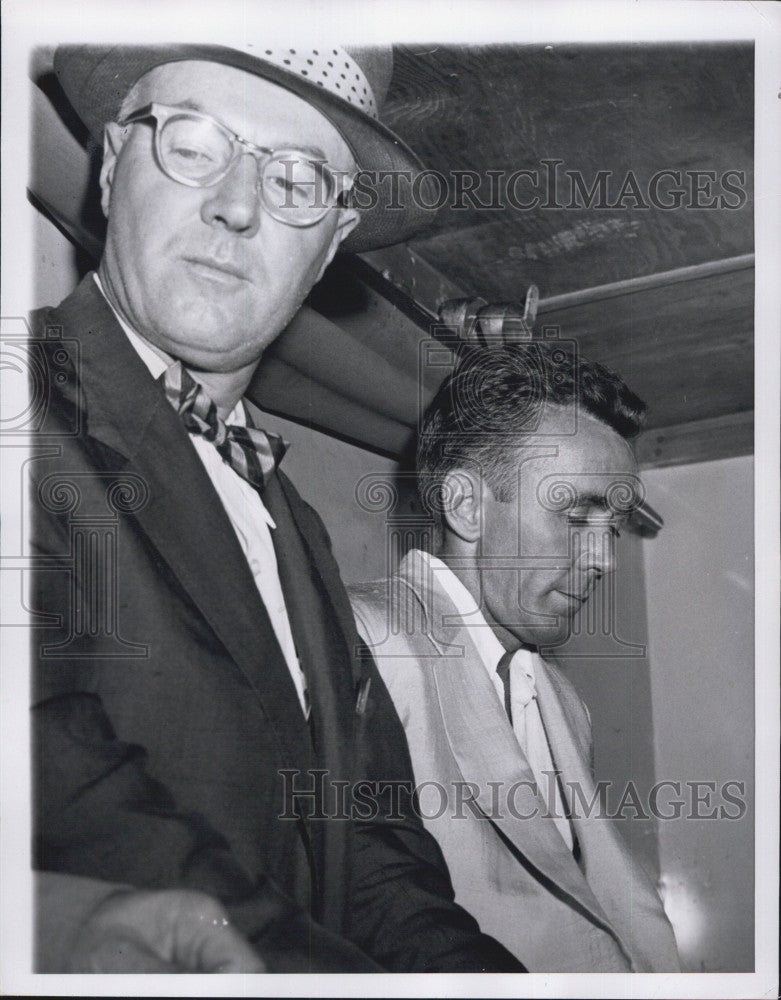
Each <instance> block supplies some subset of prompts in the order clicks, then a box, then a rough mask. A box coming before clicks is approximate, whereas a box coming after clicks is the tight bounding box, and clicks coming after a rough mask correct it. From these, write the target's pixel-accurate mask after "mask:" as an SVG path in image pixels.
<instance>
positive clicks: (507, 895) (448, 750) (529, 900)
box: [350, 551, 679, 972]
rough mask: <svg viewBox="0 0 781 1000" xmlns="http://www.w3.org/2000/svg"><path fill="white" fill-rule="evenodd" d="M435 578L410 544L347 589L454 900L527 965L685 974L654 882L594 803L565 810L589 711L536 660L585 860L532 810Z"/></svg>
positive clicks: (524, 772) (471, 653) (583, 772)
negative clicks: (393, 561)
mask: <svg viewBox="0 0 781 1000" xmlns="http://www.w3.org/2000/svg"><path fill="white" fill-rule="evenodd" d="M435 577H436V574H432V573H431V572H430V571H429V570H428V563H427V562H426V560H425V559H424V558H422V556H421V555H420V553H418V552H414V551H413V552H411V553H409V554H408V555H407V556H406V557H405V559H404V560H403V561H402V563H401V566H400V568H399V572H398V575H397V576H394V577H392V578H391V580H390V581H388V580H383V581H379V582H376V583H369V584H364V585H361V586H358V587H353V588H351V591H350V597H351V601H352V604H353V610H354V611H355V615H356V619H357V622H358V628H359V631H360V632H361V633H362V635H363V637H364V639H365V640H366V641H367V643H368V644H369V646H370V648H371V650H372V654H373V655H374V657H375V659H376V662H377V665H378V667H379V670H380V673H381V675H382V677H383V680H384V681H385V684H386V685H387V687H388V690H389V692H390V695H391V697H392V699H393V702H394V704H395V706H396V709H397V711H398V713H399V715H400V717H401V721H402V723H403V725H404V729H405V731H406V735H407V740H408V742H409V748H410V753H411V756H412V764H413V769H414V772H415V781H416V785H417V786H418V788H419V794H420V805H421V812H422V813H423V818H424V822H425V823H426V826H427V827H428V829H429V830H430V831H431V832H432V833H433V834H434V836H435V837H436V839H437V840H438V841H439V844H440V847H441V848H442V852H443V854H444V856H445V860H446V861H447V863H448V866H449V868H450V874H451V877H452V880H453V885H454V888H455V892H456V900H457V901H458V902H459V903H460V904H461V905H462V906H463V907H464V908H465V909H467V910H469V911H470V912H471V913H472V914H473V915H474V916H475V917H476V918H477V920H478V922H479V923H480V926H481V928H482V930H483V931H484V932H485V933H488V934H491V935H493V936H494V937H496V938H497V939H498V940H499V941H501V943H502V944H504V945H505V947H507V948H508V949H509V950H510V951H512V952H513V953H514V954H515V955H516V956H517V957H518V958H519V959H520V960H521V961H522V962H523V963H524V964H525V965H526V966H527V967H528V969H529V971H531V972H618V971H626V970H627V969H631V970H633V971H637V972H662V971H664V972H675V971H679V961H678V954H677V950H676V945H675V938H674V935H673V931H672V927H671V926H670V923H669V921H668V920H667V917H666V916H665V913H664V910H663V908H662V904H661V901H660V899H659V896H658V894H657V892H656V890H655V888H654V885H653V883H652V882H651V880H650V879H649V878H648V876H647V875H646V874H645V872H644V871H643V870H642V869H641V868H640V866H639V865H638V864H637V863H636V862H635V860H634V859H633V858H632V856H631V855H630V853H629V850H628V848H627V846H626V844H625V843H624V841H623V840H622V838H621V836H620V834H619V833H618V831H617V830H616V829H615V827H614V824H613V822H612V821H611V820H608V819H606V818H603V817H600V816H599V815H598V813H599V810H598V808H596V806H595V807H594V810H593V814H592V815H590V816H589V815H588V809H587V808H586V806H585V805H583V804H582V803H580V802H579V801H578V800H577V799H576V801H575V802H574V809H573V794H572V792H571V791H570V788H571V786H572V785H574V786H577V787H579V789H580V791H581V793H582V795H583V796H584V797H585V802H586V803H589V802H590V801H591V800H592V798H593V796H594V795H595V785H594V780H593V776H592V773H591V766H590V760H591V726H590V720H589V716H588V712H587V709H586V707H585V705H584V704H583V702H582V701H581V699H580V697H579V696H578V694H577V693H576V691H575V689H574V688H573V686H572V684H571V683H570V682H569V681H568V680H567V679H566V678H565V677H564V675H563V674H562V672H561V671H560V670H558V669H557V668H556V667H555V666H553V665H552V664H550V663H548V662H546V661H544V660H543V659H542V658H541V657H536V661H535V670H536V679H537V695H538V698H539V706H540V712H541V715H542V718H543V722H544V725H545V729H546V732H547V735H548V740H549V743H550V746H551V751H552V754H553V758H554V761H555V763H556V767H557V769H558V770H560V772H561V779H562V781H563V783H564V788H565V795H566V796H567V799H568V803H569V806H570V809H571V810H572V811H573V812H574V815H573V818H572V824H573V829H574V832H575V833H576V835H577V838H578V842H579V846H580V851H581V857H580V860H579V862H578V861H576V860H575V857H574V856H573V854H572V852H571V851H570V850H569V849H568V848H567V846H566V844H565V843H564V841H563V839H562V838H561V836H560V834H559V832H558V830H557V829H556V825H555V823H554V821H553V820H552V819H550V818H549V817H547V816H545V815H544V809H540V808H539V801H538V800H537V799H536V797H535V795H534V792H533V790H532V789H531V788H530V787H529V786H530V783H532V782H533V781H534V776H533V773H532V771H531V769H530V767H529V765H528V763H527V761H526V759H525V757H524V755H523V752H522V751H521V748H520V746H519V744H518V742H517V740H516V738H515V735H514V733H513V730H512V727H511V726H510V725H509V722H508V719H507V716H506V714H505V711H504V707H503V705H502V704H501V702H500V700H499V698H498V697H497V695H496V692H495V689H494V687H493V685H492V683H491V680H490V678H489V676H488V674H487V672H486V670H485V667H484V666H483V664H482V662H481V660H480V656H479V654H478V652H477V649H476V648H475V646H474V644H473V642H472V640H471V639H470V635H469V630H468V629H466V628H465V627H464V626H463V624H462V623H461V620H460V618H459V616H458V613H457V611H456V608H455V606H454V605H453V603H452V601H451V600H450V598H449V597H448V595H447V594H446V593H445V591H444V589H443V588H442V586H441V584H439V583H438V582H437V580H436V579H435ZM465 783H471V784H465ZM470 799H473V800H474V802H473V804H470V803H469V801H468V800H470ZM443 806H444V808H442V807H443ZM535 810H536V814H535ZM529 815H531V816H532V818H529V819H526V818H521V817H525V816H529Z"/></svg>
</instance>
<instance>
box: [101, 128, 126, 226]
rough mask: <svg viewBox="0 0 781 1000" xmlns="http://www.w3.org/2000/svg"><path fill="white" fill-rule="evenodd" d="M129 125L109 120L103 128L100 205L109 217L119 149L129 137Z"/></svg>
mask: <svg viewBox="0 0 781 1000" xmlns="http://www.w3.org/2000/svg"><path fill="white" fill-rule="evenodd" d="M127 132H128V130H127V127H126V126H122V125H118V124H117V123H116V122H108V123H107V124H106V127H105V129H104V130H103V166H102V167H101V168H100V207H101V208H102V209H103V214H104V215H105V216H106V218H108V207H109V202H110V201H111V187H112V185H113V183H114V170H115V168H116V165H117V157H118V156H119V151H120V150H121V149H122V147H123V146H124V144H125V139H126V138H127Z"/></svg>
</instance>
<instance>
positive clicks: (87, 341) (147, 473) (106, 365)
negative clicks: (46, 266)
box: [61, 275, 309, 763]
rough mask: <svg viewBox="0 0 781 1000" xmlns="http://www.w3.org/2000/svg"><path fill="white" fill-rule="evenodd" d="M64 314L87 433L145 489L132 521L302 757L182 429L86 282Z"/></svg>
mask: <svg viewBox="0 0 781 1000" xmlns="http://www.w3.org/2000/svg"><path fill="white" fill-rule="evenodd" d="M61 316H62V320H63V324H64V326H65V329H67V330H78V331H79V333H80V341H81V371H80V376H81V386H82V390H83V395H84V400H85V405H86V410H87V421H88V423H87V431H88V433H89V435H90V436H91V437H93V438H96V439H97V440H99V441H101V442H102V443H103V444H106V445H108V446H109V447H111V448H112V449H113V450H114V451H115V452H119V453H120V454H121V455H122V456H123V458H124V460H125V463H126V465H125V468H127V469H129V470H132V471H134V472H136V473H137V474H138V475H139V476H141V477H142V478H143V481H144V482H145V483H146V485H147V488H148V492H149V499H148V502H147V503H146V505H145V506H144V507H143V508H142V509H141V510H139V511H137V512H136V514H135V517H136V520H137V521H138V523H139V525H140V526H141V528H142V529H143V531H144V532H145V533H146V535H147V536H148V537H149V539H150V541H151V542H152V544H153V545H154V546H155V548H156V549H157V551H158V552H159V554H160V556H161V557H162V559H163V560H164V561H165V563H166V564H167V565H168V567H169V568H170V570H171V571H172V573H173V574H174V576H175V577H176V578H177V580H178V581H179V583H180V584H181V586H182V587H183V588H184V589H185V590H186V591H187V593H188V594H189V596H190V597H191V599H192V600H193V602H194V603H195V604H196V605H197V607H198V609H199V611H200V612H201V614H202V615H203V617H204V618H205V619H206V621H207V622H208V623H209V625H210V626H211V628H212V629H213V631H214V632H215V634H216V635H217V636H218V637H219V639H220V640H221V642H222V643H223V645H224V646H225V648H226V649H227V650H228V652H229V653H230V655H231V656H232V658H233V659H234V661H235V662H236V664H237V666H238V668H239V669H240V670H241V672H242V673H243V674H244V676H245V678H246V679H247V681H248V682H249V683H250V685H251V686H252V688H253V689H254V691H255V692H256V694H257V696H258V698H259V699H260V702H261V704H262V707H263V709H264V714H265V716H266V720H267V723H268V724H269V726H271V727H272V729H273V730H274V731H275V733H276V736H277V740H278V743H279V746H280V752H281V756H282V759H283V760H284V761H286V762H287V763H289V762H291V761H296V760H297V761H299V762H300V761H301V760H302V759H304V760H305V759H307V757H306V754H307V752H308V741H309V739H308V732H307V730H306V725H305V723H304V720H303V717H302V714H301V712H300V710H299V708H298V702H297V697H296V693H295V687H294V685H293V682H292V679H291V677H290V674H289V671H288V669H287V666H286V664H285V661H284V657H283V656H282V652H281V650H280V648H279V644H278V643H277V641H276V637H275V635H274V632H273V628H272V626H271V622H270V620H269V618H268V614H267V612H266V609H265V607H264V606H263V602H262V601H261V600H260V597H259V595H258V592H257V588H256V586H255V582H254V579H253V577H252V574H251V572H250V569H249V566H248V565H247V561H246V559H245V557H244V553H243V552H242V550H241V546H240V545H239V542H238V539H237V538H236V535H235V532H234V531H233V528H232V526H231V523H230V520H229V518H228V516H227V514H226V513H225V509H224V508H223V506H222V504H221V502H220V500H219V497H218V496H217V493H216V491H215V490H214V487H213V485H212V483H211V481H210V479H209V477H208V475H207V473H206V471H205V469H204V468H203V465H202V463H201V461H200V459H199V458H198V455H197V453H196V451H195V449H194V448H193V447H192V444H191V442H190V440H189V436H188V434H187V432H186V430H185V429H184V427H183V425H182V424H181V422H180V421H179V419H178V418H177V416H176V414H175V413H174V411H173V409H172V407H171V406H170V405H169V404H168V402H167V400H166V399H165V395H164V392H163V390H162V388H161V387H160V386H159V385H157V384H156V383H155V382H154V380H153V379H152V378H151V376H150V375H149V372H148V371H147V369H146V367H145V366H144V364H143V362H142V361H141V359H140V358H139V357H138V355H137V354H136V352H135V351H134V350H133V347H132V345H131V344H130V343H129V341H128V340H127V338H126V337H125V335H124V333H123V332H122V330H121V328H120V327H119V324H118V323H117V321H116V318H115V317H114V314H113V312H112V311H111V309H110V307H109V306H108V304H107V303H106V301H105V299H104V298H103V296H102V295H101V294H100V292H99V291H98V289H97V287H96V286H95V284H94V280H93V278H92V276H91V275H88V276H87V278H86V279H85V280H84V281H83V282H82V284H81V285H80V286H79V288H78V289H77V290H76V292H75V293H74V295H73V296H71V298H70V299H68V300H66V303H64V304H63V308H62V310H61ZM272 720H273V721H272ZM302 752H303V756H302Z"/></svg>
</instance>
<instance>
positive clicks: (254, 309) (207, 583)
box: [32, 46, 521, 972]
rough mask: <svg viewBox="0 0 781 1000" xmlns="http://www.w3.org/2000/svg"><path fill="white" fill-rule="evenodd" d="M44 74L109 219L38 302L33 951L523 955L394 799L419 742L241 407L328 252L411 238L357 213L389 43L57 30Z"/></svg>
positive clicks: (373, 153) (413, 224) (450, 964)
mask: <svg viewBox="0 0 781 1000" xmlns="http://www.w3.org/2000/svg"><path fill="white" fill-rule="evenodd" d="M55 70H56V72H57V74H58V77H59V80H60V82H61V84H62V87H63V89H64V91H65V93H66V95H67V96H68V98H69V99H70V101H71V103H72V104H73V106H74V108H75V109H76V111H77V112H78V114H79V115H80V117H81V118H82V120H83V121H84V123H85V124H86V125H87V127H88V128H89V130H90V132H91V133H92V135H93V136H94V137H95V138H96V139H98V140H100V141H101V142H103V148H104V155H103V165H102V170H101V174H100V184H101V191H102V206H103V210H104V212H105V214H106V216H107V218H108V230H107V237H106V243H105V250H104V253H103V256H102V259H101V262H100V266H99V268H98V271H97V273H96V274H89V275H87V277H86V278H85V279H84V280H83V281H82V283H81V284H80V285H79V287H78V288H77V289H76V290H75V291H74V292H73V294H72V295H70V296H69V297H68V298H67V299H66V300H65V301H64V302H63V303H62V304H61V305H60V306H59V307H57V308H55V309H45V310H41V311H40V312H39V313H38V314H37V315H36V317H35V329H36V333H37V334H38V335H39V336H40V337H42V338H43V341H42V342H43V344H44V348H43V350H44V355H45V358H46V365H47V366H48V369H49V370H50V371H52V372H53V371H55V370H56V371H57V373H58V376H59V375H62V378H59V377H58V378H56V379H53V380H52V382H51V386H52V388H51V389H50V390H49V397H48V400H47V405H48V409H47V413H46V421H45V424H44V426H43V427H42V428H41V431H40V441H41V442H43V443H46V444H48V443H52V444H53V445H54V447H52V448H48V449H44V454H45V456H47V457H41V458H39V459H38V460H36V462H35V463H34V465H35V483H34V492H33V497H34V505H33V506H34V526H33V531H32V540H33V545H34V551H35V552H36V553H37V554H38V555H39V556H40V557H41V559H42V560H43V561H42V562H41V566H42V569H41V571H39V572H38V573H37V575H36V579H35V582H34V587H33V595H32V605H33V610H34V612H36V613H37V614H38V615H40V616H41V617H40V618H39V621H41V622H42V623H43V624H42V626H41V627H40V628H39V629H38V630H37V631H36V634H35V636H34V647H33V652H34V661H35V662H36V666H35V668H34V669H35V673H34V687H35V709H34V716H35V728H34V734H35V735H34V751H35V758H36V783H35V792H34V801H35V811H36V817H35V820H36V822H35V846H34V863H35V867H36V868H37V869H39V870H41V871H43V872H44V873H46V874H44V875H43V876H42V880H41V881H42V885H43V888H42V895H41V904H40V913H39V917H40V919H39V938H40V939H41V942H42V943H41V956H42V957H40V958H39V965H40V967H41V968H42V969H45V970H46V971H63V970H65V969H71V970H73V969H76V970H78V969H83V970H94V971H101V970H102V971H156V970H158V969H161V968H163V969H166V970H186V971H205V970H207V969H208V970H217V969H231V970H232V971H238V970H245V971H257V970H258V969H262V968H265V969H268V970H270V971H287V972H323V971H326V972H339V971H371V970H376V969H380V968H384V969H390V970H393V971H480V970H490V971H498V970H512V971H520V970H521V967H520V966H519V965H518V964H517V963H516V962H515V961H514V960H513V959H512V958H511V957H510V956H509V954H508V953H507V952H505V950H504V949H503V948H502V947H501V946H499V945H498V944H497V943H496V942H495V941H494V940H493V939H491V938H487V937H485V936H482V935H481V934H480V932H479V929H478V927H477V925H476V923H475V922H474V920H473V919H472V918H471V917H469V916H468V915H467V914H466V913H465V912H464V911H463V910H461V909H460V908H459V907H457V906H456V905H455V904H454V903H453V893H452V888H451V885H450V880H449V876H448V874H447V870H446V868H445V866H444V862H443V860H442V856H441V854H440V852H439V849H438V847H437V846H436V844H435V842H434V840H433V838H431V837H430V836H429V835H428V834H427V833H426V832H425V831H424V829H423V827H422V824H421V822H420V820H419V818H417V817H416V816H415V814H414V810H413V809H407V810H404V811H402V812H400V811H399V810H398V807H396V808H395V809H393V808H391V807H390V804H389V803H388V801H387V796H388V794H389V791H388V790H389V789H392V787H393V786H394V785H395V786H400V785H403V784H404V783H405V782H406V783H409V782H410V779H411V767H410V762H409V758H408V752H407V749H406V744H405V742H404V736H403V731H402V730H401V727H400V723H399V721H398V718H397V716H396V714H395V711H394V709H393V706H392V704H391V702H390V699H389V697H388V694H387V691H386V690H385V687H384V685H383V683H382V681H381V679H380V677H379V675H378V674H377V672H376V669H375V667H374V665H373V663H372V662H371V661H370V659H368V658H357V657H356V655H355V654H356V649H357V648H358V647H359V642H358V639H357V635H356V633H355V627H354V623H353V619H352V615H351V612H350V607H349V604H348V602H347V598H346V596H345V594H344V590H343V587H342V584H341V581H340V579H339V575H338V570H337V568H336V565H335V563H334V561H333V558H332V556H331V554H330V549H329V544H328V539H327V536H326V534H325V531H324V528H323V526H322V524H321V522H320V520H319V518H318V517H317V515H316V514H315V513H314V512H313V511H312V510H311V508H309V507H308V506H307V505H306V504H304V503H303V501H302V500H301V498H300V497H299V496H298V494H297V493H296V491H295V490H294V488H293V487H292V485H291V484H290V483H289V481H288V480H287V479H286V478H285V476H284V473H282V472H280V471H279V470H278V469H277V465H278V462H279V460H280V458H281V456H282V454H283V451H284V443H283V442H282V441H281V440H280V439H279V438H277V437H276V436H274V435H270V434H266V433H264V432H263V431H262V430H261V429H260V428H259V427H258V426H257V425H256V418H257V415H256V414H255V413H254V412H253V411H252V409H251V407H249V406H248V405H247V404H246V403H245V402H244V401H243V399H242V397H243V395H244V392H245V389H246V388H247V385H248V383H249V380H250V378H251V376H252V374H253V372H254V370H255V367H256V365H257V363H258V361H259V359H260V357H261V355H262V353H263V351H264V349H265V348H266V347H267V346H268V345H269V344H270V343H271V342H272V341H273V340H274V339H275V338H276V337H277V336H278V335H279V333H280V332H281V330H282V329H283V328H284V327H285V325H286V324H287V323H288V322H289V321H290V319H291V317H292V316H293V315H294V314H295V313H296V311H297V310H298V309H299V307H300V305H301V303H302V301H303V300H304V298H305V297H306V295H307V294H308V292H309V290H310V288H311V287H312V285H313V284H314V283H315V282H316V281H317V280H318V279H319V278H320V276H321V275H322V273H323V271H324V270H325V268H326V266H327V265H328V263H329V261H330V260H331V259H332V257H333V255H334V254H335V252H336V251H337V249H339V248H340V247H342V248H347V249H350V250H367V249H370V248H373V247H379V246H383V245H386V244H388V243H392V242H396V241H399V240H403V239H405V238H407V237H409V236H410V235H411V234H412V233H413V232H414V231H415V229H416V228H418V227H419V226H420V224H421V221H422V215H423V213H422V211H421V210H420V209H418V208H416V207H415V205H413V204H409V205H406V206H404V207H403V208H401V209H396V210H394V211H390V210H383V206H382V204H379V205H377V206H376V207H374V208H373V209H372V210H371V211H367V212H359V211H358V210H357V209H356V208H355V207H352V206H351V204H350V188H351V186H352V185H353V183H354V180H355V177H356V174H357V172H358V170H366V171H374V170H382V171H389V170H390V171H398V170H404V171H415V170H418V169H419V166H420V165H419V163H418V161H417V160H416V158H415V157H414V155H413V154H412V153H411V152H410V151H409V150H408V149H407V148H406V147H405V146H404V145H403V144H402V143H401V142H400V141H399V140H398V139H397V138H396V137H395V136H394V135H393V134H392V133H391V132H390V131H389V130H388V129H386V128H385V127H384V126H383V125H382V124H381V123H380V122H379V120H378V118H377V101H378V100H379V99H380V97H381V96H382V94H384V91H385V88H386V86H387V82H388V79H389V74H390V61H389V55H388V54H386V53H382V52H376V51H375V52H355V53H353V54H349V53H347V52H346V51H345V50H343V49H339V48H334V47H324V48H322V49H320V50H315V49H310V50H301V49H295V50H294V49H287V50H273V49H263V48H262V47H257V48H249V49H247V51H240V50H238V49H227V48H219V47H213V46H166V47H158V48H153V47H134V48H129V47H93V46H70V47H63V48H61V49H59V50H58V52H57V54H56V56H55ZM66 342H70V343H74V342H75V343H76V344H77V345H78V346H77V349H75V350H73V351H71V352H70V353H69V351H68V350H67V349H65V347H64V345H65V344H66ZM43 567H45V568H43ZM358 782H369V783H373V785H372V787H374V788H375V789H376V790H377V796H378V797H377V799H376V800H375V801H374V803H373V805H374V807H375V808H372V809H369V810H366V809H365V808H364V809H363V810H360V809H359V810H357V811H356V809H355V805H356V803H355V802H354V801H353V799H352V792H353V789H354V788H355V787H356V783H358ZM204 929H205V930H204ZM215 935H216V936H218V940H217V939H215Z"/></svg>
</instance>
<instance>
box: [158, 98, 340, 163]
mask: <svg viewBox="0 0 781 1000" xmlns="http://www.w3.org/2000/svg"><path fill="white" fill-rule="evenodd" d="M170 107H172V108H182V110H183V111H196V112H197V113H198V114H201V115H207V116H208V117H209V118H214V120H215V121H220V120H221V119H219V118H217V117H216V116H215V115H213V114H210V113H209V112H208V111H207V110H206V108H204V106H203V105H202V104H199V103H198V101H194V100H192V99H191V98H185V100H183V101H177V102H176V104H171V105H170ZM225 128H227V129H230V131H231V132H233V134H234V135H240V134H241V133H239V132H234V130H233V129H232V128H230V126H229V125H226V126H225ZM241 138H242V139H243V138H245V137H244V136H243V135H242V136H241ZM247 141H251V140H247ZM287 147H289V148H290V149H295V150H296V151H300V152H302V153H308V154H309V155H310V156H311V157H312V158H313V159H315V160H323V161H326V160H327V159H328V158H327V157H326V155H325V152H324V151H323V150H322V149H320V148H319V147H318V146H300V145H298V143H280V144H279V147H278V148H279V149H285V148H287ZM259 148H262V149H265V148H267V147H259Z"/></svg>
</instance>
